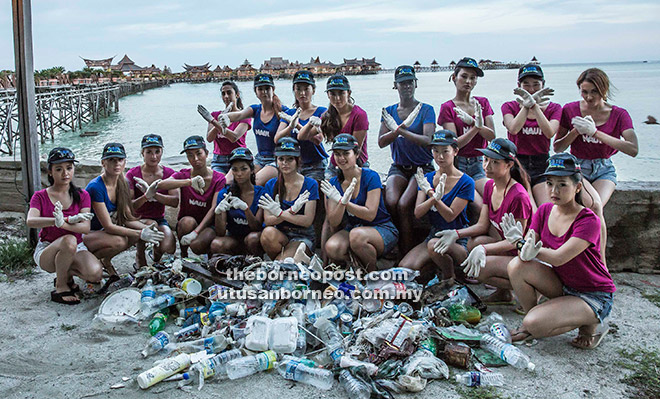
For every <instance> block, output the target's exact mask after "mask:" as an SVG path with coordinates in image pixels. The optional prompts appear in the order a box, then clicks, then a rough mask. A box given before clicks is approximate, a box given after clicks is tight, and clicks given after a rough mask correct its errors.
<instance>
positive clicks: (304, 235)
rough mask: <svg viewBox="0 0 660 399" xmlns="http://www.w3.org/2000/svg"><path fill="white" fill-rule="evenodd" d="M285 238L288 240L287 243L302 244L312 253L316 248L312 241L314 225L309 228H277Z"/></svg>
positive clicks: (314, 237)
mask: <svg viewBox="0 0 660 399" xmlns="http://www.w3.org/2000/svg"><path fill="white" fill-rule="evenodd" d="M277 228H278V230H280V231H281V232H282V233H284V235H285V236H286V238H288V239H289V242H293V241H298V242H304V243H305V245H307V248H308V249H309V250H310V251H312V252H314V250H315V249H316V246H315V245H314V241H315V240H316V232H315V231H314V225H312V226H309V227H291V226H278V227H277Z"/></svg>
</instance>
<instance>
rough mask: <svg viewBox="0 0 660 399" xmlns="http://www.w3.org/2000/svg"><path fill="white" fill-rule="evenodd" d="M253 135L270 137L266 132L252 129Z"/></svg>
mask: <svg viewBox="0 0 660 399" xmlns="http://www.w3.org/2000/svg"><path fill="white" fill-rule="evenodd" d="M254 134H256V135H257V136H265V137H270V133H269V132H268V130H262V129H254Z"/></svg>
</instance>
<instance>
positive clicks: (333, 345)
mask: <svg viewBox="0 0 660 399" xmlns="http://www.w3.org/2000/svg"><path fill="white" fill-rule="evenodd" d="M314 327H316V330H317V333H318V336H319V338H321V340H322V341H323V342H325V344H326V345H327V346H326V350H327V353H328V355H329V356H330V357H331V358H332V360H333V361H334V362H335V364H339V361H340V360H341V357H342V356H343V355H344V339H343V337H342V335H341V332H339V328H337V325H336V324H335V323H333V322H331V321H330V320H328V319H318V320H317V321H316V323H314Z"/></svg>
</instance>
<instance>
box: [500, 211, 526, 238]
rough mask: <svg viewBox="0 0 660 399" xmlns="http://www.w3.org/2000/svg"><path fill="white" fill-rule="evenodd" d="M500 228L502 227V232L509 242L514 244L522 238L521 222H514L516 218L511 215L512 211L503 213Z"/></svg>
mask: <svg viewBox="0 0 660 399" xmlns="http://www.w3.org/2000/svg"><path fill="white" fill-rule="evenodd" d="M500 228H501V229H502V233H504V238H506V240H507V241H508V242H510V243H511V244H515V243H517V242H518V241H520V240H522V238H523V227H522V224H521V223H520V222H516V218H514V217H513V214H512V213H505V214H504V216H502V222H501V223H500Z"/></svg>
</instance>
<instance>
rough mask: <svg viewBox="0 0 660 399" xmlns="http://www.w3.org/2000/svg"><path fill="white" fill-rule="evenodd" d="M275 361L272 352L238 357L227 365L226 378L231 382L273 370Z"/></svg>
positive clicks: (275, 356)
mask: <svg viewBox="0 0 660 399" xmlns="http://www.w3.org/2000/svg"><path fill="white" fill-rule="evenodd" d="M276 360H277V355H276V354H275V352H273V351H266V352H261V353H257V354H256V355H252V356H244V357H239V358H238V359H234V360H230V361H229V363H227V376H228V377H229V378H230V379H232V380H236V379H239V378H243V377H247V376H249V375H252V374H256V373H258V372H260V371H264V370H269V369H272V368H273V366H274V363H275V361H276Z"/></svg>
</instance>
